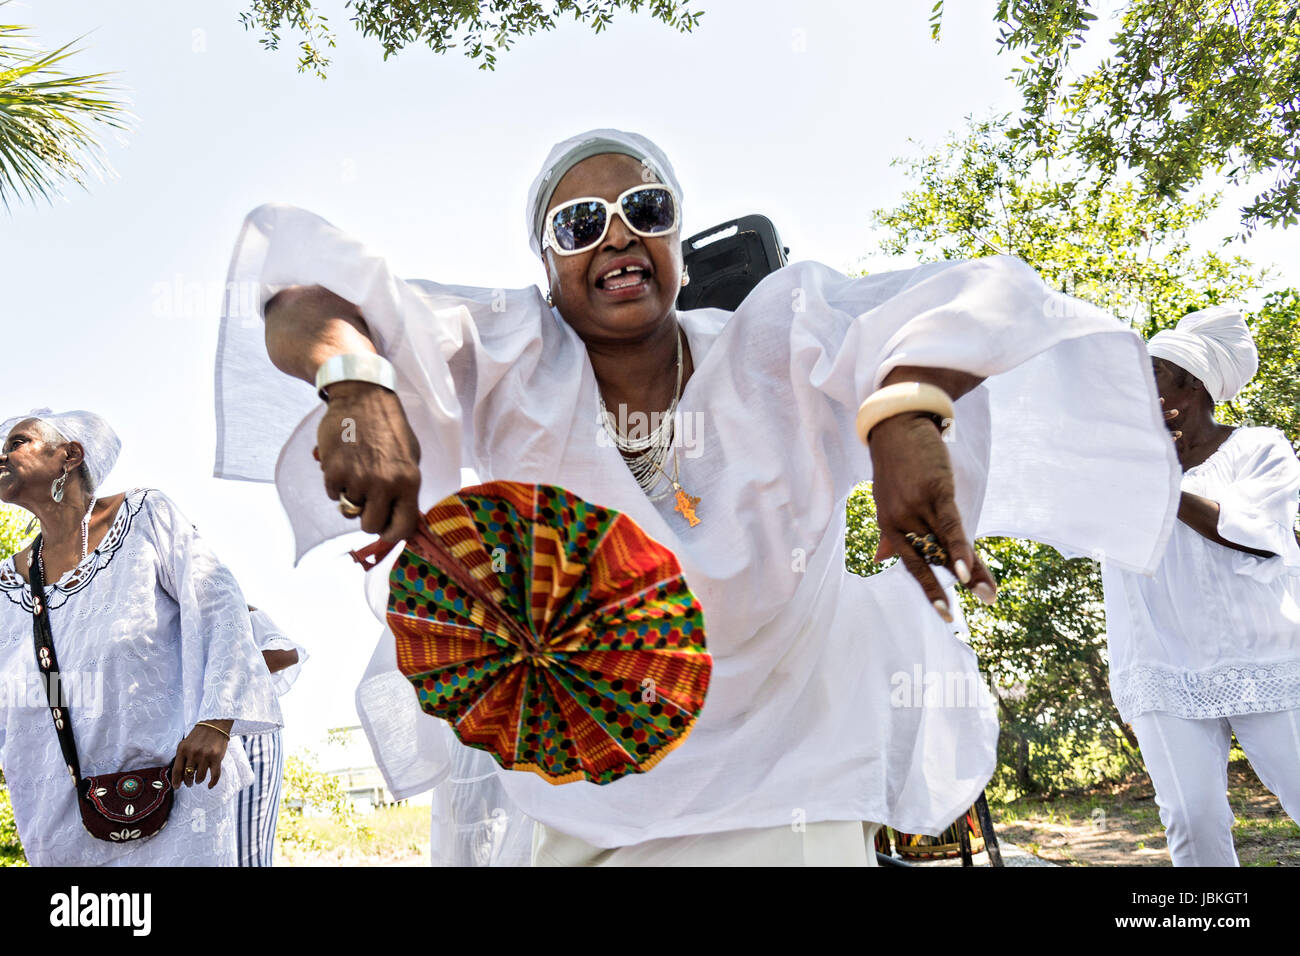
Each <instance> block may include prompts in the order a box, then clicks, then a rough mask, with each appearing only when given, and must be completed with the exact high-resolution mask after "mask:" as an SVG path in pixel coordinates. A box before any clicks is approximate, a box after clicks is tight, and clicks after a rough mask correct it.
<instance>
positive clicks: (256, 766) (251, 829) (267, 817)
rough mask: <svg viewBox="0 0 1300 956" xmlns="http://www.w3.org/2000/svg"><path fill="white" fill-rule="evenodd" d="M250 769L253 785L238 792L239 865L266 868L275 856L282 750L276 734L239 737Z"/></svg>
mask: <svg viewBox="0 0 1300 956" xmlns="http://www.w3.org/2000/svg"><path fill="white" fill-rule="evenodd" d="M239 739H240V740H241V741H242V742H243V744H244V750H246V751H247V752H248V762H249V763H250V764H252V767H253V782H252V784H250V785H249V786H247V787H245V788H244V789H243V790H241V791H239V796H238V798H237V799H238V804H237V806H236V813H235V834H236V841H237V843H238V849H239V865H240V866H270V865H271V858H272V856H273V855H274V854H275V821H276V819H277V818H278V817H279V815H280V778H281V776H282V775H283V774H284V748H283V747H282V746H281V744H280V731H278V730H276V731H273V732H272V733H269V734H249V735H248V736H246V737H240V738H239Z"/></svg>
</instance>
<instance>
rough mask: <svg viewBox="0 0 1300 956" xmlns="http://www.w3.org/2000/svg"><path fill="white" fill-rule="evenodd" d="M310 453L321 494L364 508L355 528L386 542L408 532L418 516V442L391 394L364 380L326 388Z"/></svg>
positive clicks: (406, 535)
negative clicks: (344, 498)
mask: <svg viewBox="0 0 1300 956" xmlns="http://www.w3.org/2000/svg"><path fill="white" fill-rule="evenodd" d="M345 438H350V439H354V440H350V441H349V440H345ZM315 456H316V460H317V461H319V462H320V466H321V471H322V472H323V473H324V479H325V493H326V494H327V495H329V496H330V498H332V499H334V500H335V501H338V499H339V495H340V494H344V495H347V498H348V500H349V501H351V502H352V503H354V504H356V505H359V506H361V507H362V508H364V509H365V510H364V511H362V513H361V530H363V531H366V532H369V533H370V534H377V535H379V536H380V537H381V538H383V539H384V540H385V541H387V542H389V543H391V544H395V543H397V542H398V541H402V540H405V539H406V538H408V537H410V536H411V534H412V533H414V531H415V528H416V524H417V522H418V521H419V518H420V507H419V493H420V443H419V441H418V440H417V439H416V437H415V433H414V432H413V431H412V430H411V425H410V423H409V422H408V421H407V419H406V412H405V411H404V410H403V409H402V404H401V402H400V401H399V400H398V398H397V396H396V395H395V394H393V393H392V392H390V391H388V389H386V388H382V387H380V386H378V385H372V384H370V383H368V382H336V383H334V384H333V385H331V386H329V406H328V408H327V409H326V410H325V417H324V418H323V419H321V423H320V427H319V428H318V429H317V431H316V451H315Z"/></svg>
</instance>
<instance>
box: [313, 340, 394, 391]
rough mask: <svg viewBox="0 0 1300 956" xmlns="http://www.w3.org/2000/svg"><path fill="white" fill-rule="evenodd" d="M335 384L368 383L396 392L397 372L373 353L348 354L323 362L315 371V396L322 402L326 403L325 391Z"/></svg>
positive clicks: (389, 363)
mask: <svg viewBox="0 0 1300 956" xmlns="http://www.w3.org/2000/svg"><path fill="white" fill-rule="evenodd" d="M335 382H370V383H371V384H372V385H378V386H380V387H381V388H386V389H388V390H389V391H390V392H396V391H397V372H396V371H395V370H394V369H393V364H392V363H391V362H390V361H388V359H386V358H384V357H383V356H382V355H376V354H375V353H374V352H350V353H348V354H346V355H335V356H333V357H332V358H328V359H326V360H325V363H324V364H323V365H321V367H320V368H318V369H317V370H316V394H317V395H319V396H320V399H321V401H322V402H324V401H328V400H329V396H328V395H326V393H325V390H326V389H327V388H329V386H331V385H333V384H334V383H335Z"/></svg>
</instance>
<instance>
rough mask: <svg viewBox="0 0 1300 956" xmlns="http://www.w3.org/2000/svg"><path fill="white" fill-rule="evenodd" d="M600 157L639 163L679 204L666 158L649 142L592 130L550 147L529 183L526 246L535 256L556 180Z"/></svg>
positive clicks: (678, 191)
mask: <svg viewBox="0 0 1300 956" xmlns="http://www.w3.org/2000/svg"><path fill="white" fill-rule="evenodd" d="M604 153H621V154H623V155H624V156H631V157H632V158H633V159H639V160H640V161H641V162H642V163H644V164H645V166H646V167H647V168H648V169H650V170H651V171H652V172H654V174H655V176H656V177H658V179H659V181H660V182H661V183H666V184H667V185H669V186H672V187H673V192H675V193H676V194H677V202H678V204H679V205H680V204H681V201H682V187H681V184H680V183H678V182H677V175H676V174H675V173H674V172H673V167H672V164H671V163H669V162H668V157H667V156H665V155H664V152H663V150H661V149H660V148H659V147H658V146H656V145H655V144H654V143H652V142H650V140H648V139H646V138H645V137H644V136H640V135H638V134H636V133H625V132H623V131H622V130H619V129H592V130H588V131H587V132H585V133H579V134H578V135H577V136H572V137H570V138H569V139H566V140H565V141H564V142H562V143H556V144H555V145H554V146H552V147H551V152H550V154H549V155H548V156H547V157H546V162H545V163H544V164H543V166H542V171H541V172H540V173H538V174H537V178H536V179H534V180H533V185H532V186H531V187H529V190H528V210H527V216H528V245H529V246H530V247H531V248H532V250H533V252H534V253H535V254H537V255H539V256H540V255H541V254H542V233H543V232H545V231H546V221H545V218H544V217H545V215H546V210H547V209H548V208H549V207H550V204H551V196H553V195H554V194H555V187H556V186H558V185H559V184H560V180H561V179H563V178H564V174H565V173H567V172H568V171H569V170H570V169H572V168H573V167H574V166H576V165H578V163H580V162H582V161H583V160H584V159H590V158H591V157H592V156H600V155H602V154H604Z"/></svg>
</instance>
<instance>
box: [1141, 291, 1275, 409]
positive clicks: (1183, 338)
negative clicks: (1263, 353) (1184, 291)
mask: <svg viewBox="0 0 1300 956" xmlns="http://www.w3.org/2000/svg"><path fill="white" fill-rule="evenodd" d="M1147 351H1148V352H1150V353H1151V355H1152V357H1153V358H1162V359H1165V360H1167V361H1170V362H1173V363H1174V364H1175V365H1177V366H1178V367H1179V368H1185V369H1187V371H1189V372H1191V373H1192V374H1193V375H1195V376H1196V377H1197V378H1199V379H1200V380H1201V382H1202V383H1203V384H1204V385H1205V388H1206V391H1208V392H1209V393H1210V397H1211V398H1213V399H1214V400H1215V401H1216V402H1226V401H1227V400H1228V399H1230V398H1232V396H1234V395H1236V394H1237V393H1238V392H1239V391H1241V389H1242V388H1243V387H1244V386H1245V384H1246V383H1247V382H1249V381H1250V380H1251V379H1252V378H1254V377H1255V373H1256V372H1257V371H1259V352H1258V351H1257V350H1256V349H1255V341H1254V339H1252V338H1251V337H1250V329H1248V328H1246V320H1245V319H1244V318H1242V315H1241V313H1240V312H1238V311H1236V310H1235V309H1229V308H1227V307H1226V306H1222V305H1216V306H1214V307H1213V308H1211V309H1202V310H1201V311H1200V312H1191V313H1189V314H1187V315H1185V316H1183V317H1182V318H1181V319H1179V320H1178V325H1177V326H1175V327H1174V328H1172V329H1165V330H1164V331H1163V332H1157V333H1156V334H1155V335H1153V336H1152V337H1151V341H1150V342H1148V343H1147Z"/></svg>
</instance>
